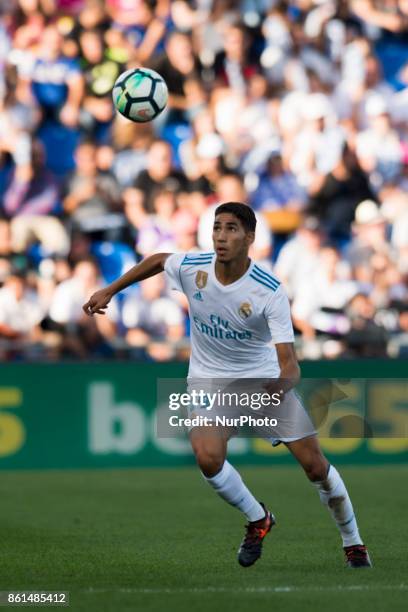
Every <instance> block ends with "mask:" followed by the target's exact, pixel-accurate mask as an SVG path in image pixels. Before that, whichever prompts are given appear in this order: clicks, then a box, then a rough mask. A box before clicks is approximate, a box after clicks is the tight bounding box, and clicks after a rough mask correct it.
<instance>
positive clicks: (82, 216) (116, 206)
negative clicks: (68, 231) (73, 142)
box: [63, 141, 123, 232]
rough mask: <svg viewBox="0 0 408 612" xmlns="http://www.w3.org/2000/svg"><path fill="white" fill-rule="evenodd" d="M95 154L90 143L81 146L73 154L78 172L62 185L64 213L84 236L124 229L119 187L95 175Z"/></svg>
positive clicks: (103, 175) (110, 179) (105, 176)
mask: <svg viewBox="0 0 408 612" xmlns="http://www.w3.org/2000/svg"><path fill="white" fill-rule="evenodd" d="M96 153H97V147H96V145H95V144H94V143H93V142H90V141H85V142H83V143H81V144H80V145H79V146H78V148H77V150H76V153H75V159H76V164H77V168H76V170H75V171H74V172H73V173H72V175H71V176H70V177H69V178H68V179H67V181H66V184H65V194H66V195H65V197H64V201H63V204H64V210H65V212H66V213H67V215H69V218H70V220H71V221H72V224H73V226H74V228H78V229H80V230H81V231H83V232H97V231H101V230H104V229H108V228H109V227H113V228H114V227H118V226H119V227H120V226H122V225H123V218H122V215H121V207H120V192H119V187H118V184H117V182H116V180H115V179H114V177H113V176H112V175H111V174H110V173H101V172H99V171H98V167H97V159H96Z"/></svg>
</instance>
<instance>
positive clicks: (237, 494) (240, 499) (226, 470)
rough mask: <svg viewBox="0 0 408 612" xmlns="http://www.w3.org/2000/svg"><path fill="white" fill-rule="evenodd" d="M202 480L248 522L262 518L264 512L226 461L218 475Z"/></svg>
mask: <svg viewBox="0 0 408 612" xmlns="http://www.w3.org/2000/svg"><path fill="white" fill-rule="evenodd" d="M203 476H204V474H203ZM204 478H205V480H206V481H207V482H208V483H209V484H210V485H211V486H212V487H213V489H214V491H216V492H217V493H218V495H219V496H220V497H222V498H223V499H225V501H226V502H228V503H229V504H231V506H235V508H238V509H239V510H241V512H243V513H244V514H245V516H246V517H247V519H248V521H250V522H252V521H258V520H259V519H262V518H264V516H265V510H264V509H263V508H262V506H261V504H260V503H259V502H258V501H257V500H256V499H255V497H254V496H253V495H252V493H251V492H250V491H249V490H248V489H247V487H246V486H245V485H244V482H243V480H242V478H241V476H240V475H239V473H238V472H237V470H236V469H235V468H234V467H232V465H231V464H230V463H229V462H228V461H225V462H224V465H223V466H222V469H221V471H220V472H218V474H216V475H215V476H213V477H212V478H207V476H204Z"/></svg>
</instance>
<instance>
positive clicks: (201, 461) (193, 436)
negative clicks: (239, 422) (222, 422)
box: [190, 427, 275, 567]
mask: <svg viewBox="0 0 408 612" xmlns="http://www.w3.org/2000/svg"><path fill="white" fill-rule="evenodd" d="M229 437H230V436H229V433H228V430H227V429H225V428H212V429H211V432H209V430H208V427H204V428H201V427H195V428H194V429H192V430H191V432H190V441H191V446H192V448H193V451H194V454H195V456H196V459H197V463H198V465H199V467H200V470H201V472H202V474H203V476H204V478H205V480H206V481H207V482H208V484H209V485H210V486H211V487H212V488H213V489H214V491H216V493H218V495H219V496H220V497H222V499H224V500H225V501H226V502H228V503H229V504H230V505H231V506H234V507H235V508H238V510H241V512H242V513H243V514H245V516H246V518H247V519H248V521H249V522H248V525H247V526H246V535H245V538H244V540H243V541H242V543H241V547H240V549H239V551H238V561H239V563H240V564H241V565H243V566H244V567H248V566H249V565H252V564H253V563H255V561H256V560H257V559H259V557H260V556H261V552H262V540H263V538H264V537H265V536H266V534H267V533H268V532H269V531H270V529H271V527H272V525H273V524H274V522H275V520H274V517H273V516H272V514H271V513H270V512H269V511H267V510H266V509H265V507H264V506H263V504H261V503H260V502H259V501H257V499H256V498H255V497H254V496H253V494H252V493H251V492H250V490H249V489H248V488H247V487H246V485H245V483H244V482H243V480H242V478H241V476H240V474H239V472H238V471H237V470H236V469H235V468H234V467H233V466H232V465H231V464H230V463H229V461H227V460H226V454H227V444H228V439H229Z"/></svg>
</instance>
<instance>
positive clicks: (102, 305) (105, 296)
mask: <svg viewBox="0 0 408 612" xmlns="http://www.w3.org/2000/svg"><path fill="white" fill-rule="evenodd" d="M111 299H112V293H111V292H110V291H109V289H100V290H99V291H96V292H95V293H94V294H93V295H91V297H90V298H89V300H88V301H87V302H86V304H84V305H83V306H82V309H83V311H84V312H85V313H86V314H87V315H89V316H92V315H93V314H105V310H106V309H107V307H108V304H109V302H110V301H111Z"/></svg>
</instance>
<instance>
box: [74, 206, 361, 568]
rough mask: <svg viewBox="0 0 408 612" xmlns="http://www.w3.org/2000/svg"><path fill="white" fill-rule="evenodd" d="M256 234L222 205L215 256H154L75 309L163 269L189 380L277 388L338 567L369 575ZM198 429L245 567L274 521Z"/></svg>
mask: <svg viewBox="0 0 408 612" xmlns="http://www.w3.org/2000/svg"><path fill="white" fill-rule="evenodd" d="M255 227H256V218H255V215H254V212H253V210H252V209H251V208H250V207H249V206H247V205H245V204H242V203H239V202H228V203H225V204H221V205H220V206H219V207H218V208H217V209H216V211H215V220H214V226H213V241H214V249H215V253H190V254H169V253H158V254H155V255H152V256H150V257H147V258H146V259H145V260H144V261H142V262H141V263H140V264H138V265H137V266H135V267H134V268H132V269H131V270H129V271H128V272H126V274H124V275H123V276H121V277H120V278H119V279H118V280H116V281H114V282H113V283H111V284H110V285H109V286H108V287H106V288H104V289H102V290H99V291H97V292H96V293H94V294H93V295H92V297H91V298H90V299H89V301H88V302H87V303H86V304H84V306H83V308H84V311H85V312H86V313H87V314H88V315H92V314H95V313H98V314H104V312H105V310H106V308H107V306H108V304H109V301H110V300H111V298H112V297H113V296H114V295H115V294H116V293H118V292H119V291H121V290H123V289H125V288H126V287H127V286H129V285H130V284H132V283H134V282H139V281H142V280H143V279H145V278H148V277H150V276H153V275H155V274H159V273H160V272H163V271H165V272H166V274H167V276H168V277H169V279H170V281H171V285H172V288H175V289H178V290H180V291H182V292H184V293H185V295H186V296H187V298H188V301H189V308H190V317H191V321H192V326H191V358H190V367H189V375H188V376H189V379H194V378H208V379H216V378H229V379H245V378H251V379H256V378H258V379H260V378H262V379H265V378H266V379H268V380H270V383H269V385H270V386H269V388H268V386H267V390H268V392H271V393H272V392H273V391H276V389H277V388H279V391H280V392H281V393H282V404H281V408H282V409H283V410H284V414H286V413H288V414H290V421H291V425H292V431H291V435H290V436H288V437H283V438H281V439H280V440H279V441H280V442H283V443H284V444H286V446H287V448H288V449H289V451H290V452H291V453H292V454H293V456H294V457H295V458H296V459H297V461H298V462H299V463H300V465H301V466H302V468H303V469H304V471H305V473H306V476H307V477H308V478H309V480H310V481H311V482H312V483H313V484H314V486H315V487H316V489H317V491H318V494H319V496H320V499H321V501H322V502H323V504H325V505H326V506H327V508H328V510H329V512H330V514H331V515H332V517H333V520H334V522H335V524H336V525H337V527H338V529H339V531H340V534H341V537H342V541H343V547H344V551H345V555H346V563H347V565H348V566H349V567H351V568H362V567H371V562H370V557H369V555H368V552H367V549H366V547H365V545H364V544H363V542H362V540H361V538H360V535H359V531H358V526H357V521H356V518H355V515H354V510H353V506H352V504H351V501H350V497H349V495H348V492H347V489H346V487H345V485H344V482H343V480H342V478H341V476H340V474H339V473H338V471H337V470H336V468H335V467H334V466H333V465H330V464H329V463H328V461H327V460H326V458H325V457H324V455H323V454H322V451H321V449H320V446H319V443H318V440H317V437H316V432H315V430H314V427H313V425H312V423H311V421H310V419H309V417H308V415H307V413H306V411H305V409H304V407H303V406H302V404H301V402H300V401H299V399H298V398H297V396H296V394H295V392H294V390H293V389H292V388H291V387H293V386H294V385H295V384H296V383H297V382H298V381H299V377H300V370H299V366H298V363H297V360H296V356H295V351H294V346H293V340H294V337H293V328H292V323H291V317H290V308H289V302H288V299H287V296H286V294H285V292H284V289H283V287H282V285H281V284H280V283H279V281H278V280H277V279H276V278H275V277H274V276H273V275H272V274H270V272H269V271H268V270H267V269H265V268H264V267H263V266H262V265H258V264H256V263H255V262H253V261H251V259H250V258H249V257H248V250H249V248H250V246H251V244H252V242H253V241H254V237H255ZM271 341H272V342H271ZM277 379H279V387H277V386H276V385H277ZM204 429H206V428H205V427H194V428H192V429H191V431H190V440H191V444H192V448H193V450H194V453H195V456H196V459H197V463H198V465H199V467H200V469H201V472H202V474H203V476H204V478H205V479H206V481H207V482H208V484H209V485H210V486H211V487H213V489H214V490H215V491H216V492H217V493H218V495H219V496H220V497H222V498H223V499H224V500H225V501H226V502H228V503H229V504H231V505H232V506H235V507H236V508H238V509H239V510H240V511H241V512H242V513H243V514H244V515H245V516H246V518H247V520H248V523H247V525H246V534H245V537H244V539H243V540H242V543H241V546H240V548H239V551H238V561H239V563H240V564H241V565H242V566H244V567H248V566H250V565H252V564H253V563H255V561H257V559H259V557H260V556H261V552H262V544H263V540H264V538H265V536H266V535H267V534H268V533H269V531H270V530H271V528H272V527H273V525H274V524H275V518H274V516H273V514H272V513H271V512H270V511H269V510H267V509H266V508H265V506H264V505H263V504H262V503H261V502H259V501H257V499H256V498H255V497H254V496H253V494H252V493H251V491H249V489H248V488H247V487H246V485H245V484H244V482H243V480H242V478H241V476H240V474H239V473H238V472H237V470H236V469H235V468H234V467H233V466H232V465H231V464H230V463H229V462H228V461H227V459H226V452H227V442H228V438H229V434H228V432H227V430H226V429H225V428H219V427H217V428H216V429H217V430H218V431H219V435H211V436H209V435H206V433H208V432H205V431H204ZM207 429H208V428H207Z"/></svg>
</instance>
